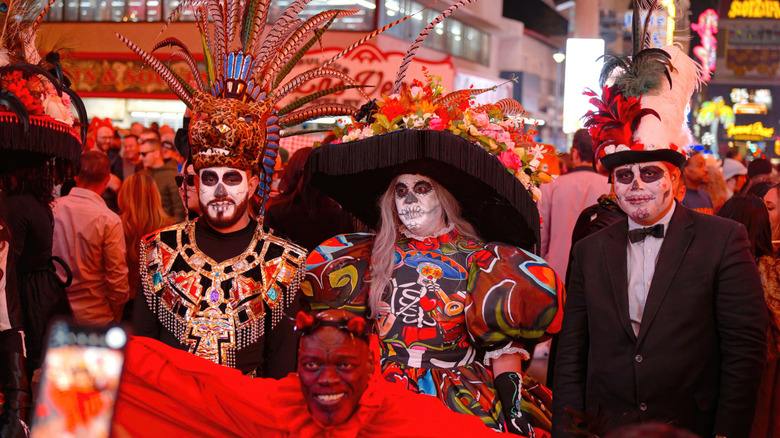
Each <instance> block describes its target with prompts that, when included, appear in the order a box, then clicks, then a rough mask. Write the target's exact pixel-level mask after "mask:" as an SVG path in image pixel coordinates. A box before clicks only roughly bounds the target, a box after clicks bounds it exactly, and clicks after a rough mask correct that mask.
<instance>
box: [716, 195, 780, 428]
mask: <svg viewBox="0 0 780 438" xmlns="http://www.w3.org/2000/svg"><path fill="white" fill-rule="evenodd" d="M773 190H775V191H777V188H774V189H773ZM768 191H769V190H767V191H766V192H768ZM766 192H765V193H764V194H765V195H766V194H767V193H766ZM765 202H766V201H762V200H761V198H759V197H757V196H755V195H751V194H747V195H735V196H734V197H733V198H731V199H730V200H728V201H727V202H726V203H725V204H723V207H722V208H721V210H720V213H718V215H719V216H722V217H725V218H728V219H733V220H735V221H737V222H739V223H741V224H743V225H744V226H745V228H747V231H748V236H749V238H750V243H751V245H750V250H751V251H752V252H753V255H754V256H755V257H756V259H757V260H758V262H757V263H758V272H759V273H760V274H761V283H762V284H763V286H764V299H765V300H766V304H767V307H768V308H769V327H768V328H767V338H766V341H767V342H766V345H767V358H766V365H765V367H764V377H763V380H762V381H761V386H760V389H759V393H758V402H757V404H756V416H755V419H754V420H753V428H752V430H751V432H750V437H751V438H769V437H777V436H780V411H778V406H780V258H777V257H775V255H774V250H773V248H772V237H771V236H772V229H771V227H770V224H769V217H770V215H769V212H768V210H767V207H766V206H765Z"/></svg>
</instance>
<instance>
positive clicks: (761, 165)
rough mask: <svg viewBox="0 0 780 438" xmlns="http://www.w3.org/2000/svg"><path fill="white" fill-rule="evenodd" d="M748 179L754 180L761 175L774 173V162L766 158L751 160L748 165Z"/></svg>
mask: <svg viewBox="0 0 780 438" xmlns="http://www.w3.org/2000/svg"><path fill="white" fill-rule="evenodd" d="M747 174H748V180H752V179H753V178H756V177H758V176H761V175H770V174H772V163H770V162H769V160H767V159H765V158H756V159H755V160H753V161H751V162H750V164H748V167H747Z"/></svg>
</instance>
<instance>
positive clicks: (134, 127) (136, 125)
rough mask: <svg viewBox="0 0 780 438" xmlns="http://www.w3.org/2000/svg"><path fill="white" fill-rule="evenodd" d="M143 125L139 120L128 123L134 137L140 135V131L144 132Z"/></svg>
mask: <svg viewBox="0 0 780 438" xmlns="http://www.w3.org/2000/svg"><path fill="white" fill-rule="evenodd" d="M144 129H146V128H144V125H143V123H140V122H135V123H133V124H132V125H130V133H131V134H133V135H134V136H136V137H140V136H141V133H143V132H144Z"/></svg>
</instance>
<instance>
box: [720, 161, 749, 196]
mask: <svg viewBox="0 0 780 438" xmlns="http://www.w3.org/2000/svg"><path fill="white" fill-rule="evenodd" d="M721 170H722V173H723V179H724V180H726V188H727V189H728V190H729V197H731V196H733V195H735V194H737V193H740V192H741V191H742V187H744V186H745V183H746V182H747V167H745V165H744V164H742V162H740V161H737V160H734V159H732V158H724V159H723V166H722V168H721Z"/></svg>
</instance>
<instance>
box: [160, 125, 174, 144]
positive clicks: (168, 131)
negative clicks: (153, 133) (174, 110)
mask: <svg viewBox="0 0 780 438" xmlns="http://www.w3.org/2000/svg"><path fill="white" fill-rule="evenodd" d="M157 133H158V134H160V138H161V139H163V140H164V139H165V137H167V136H169V135H170V136H171V137H173V136H175V135H176V132H175V131H174V130H173V128H171V127H170V126H169V125H162V126H160V129H158V130H157Z"/></svg>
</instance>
